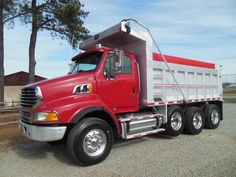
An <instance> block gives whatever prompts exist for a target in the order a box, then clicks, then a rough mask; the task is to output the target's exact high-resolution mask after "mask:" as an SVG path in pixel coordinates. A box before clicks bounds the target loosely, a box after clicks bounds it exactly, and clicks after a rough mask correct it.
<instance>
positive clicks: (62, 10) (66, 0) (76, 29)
mask: <svg viewBox="0 0 236 177" xmlns="http://www.w3.org/2000/svg"><path fill="white" fill-rule="evenodd" d="M83 7H84V5H83V4H81V3H80V1H79V0H44V1H43V0H40V1H37V0H31V1H29V0H23V3H22V5H21V12H22V13H25V14H26V15H24V16H23V18H22V20H23V22H24V23H25V24H31V29H32V31H31V36H30V44H29V74H30V77H29V82H30V83H32V82H34V75H35V65H36V60H35V47H36V41H37V33H38V32H39V31H40V30H47V31H49V32H50V33H51V36H52V37H53V38H60V39H65V40H67V41H68V42H69V44H70V45H71V46H72V47H73V48H74V49H75V48H76V47H77V46H78V43H79V41H81V40H83V39H85V38H87V37H88V36H89V31H88V29H86V28H85V27H84V22H83V19H84V18H85V17H86V16H87V15H88V12H85V11H84V10H82V8H83ZM49 47H50V46H49Z"/></svg>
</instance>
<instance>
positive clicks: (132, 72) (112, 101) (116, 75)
mask: <svg viewBox="0 0 236 177" xmlns="http://www.w3.org/2000/svg"><path fill="white" fill-rule="evenodd" d="M114 60H116V55H115V54H114V53H108V54H107V57H106V61H105V63H104V66H103V76H102V96H103V101H104V102H105V103H106V105H108V106H109V108H110V109H112V110H113V111H114V112H116V113H121V112H130V111H137V109H138V106H139V85H138V83H139V81H138V73H137V65H136V62H135V59H134V56H133V55H132V54H124V56H123V57H122V60H123V61H122V62H121V66H119V67H116V66H115V64H116V62H114ZM109 72H112V73H109Z"/></svg>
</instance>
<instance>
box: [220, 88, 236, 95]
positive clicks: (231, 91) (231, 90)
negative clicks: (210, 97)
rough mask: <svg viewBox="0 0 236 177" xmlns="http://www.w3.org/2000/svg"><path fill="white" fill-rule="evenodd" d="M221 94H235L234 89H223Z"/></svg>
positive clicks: (235, 89) (235, 90)
mask: <svg viewBox="0 0 236 177" xmlns="http://www.w3.org/2000/svg"><path fill="white" fill-rule="evenodd" d="M223 94H236V87H225V88H223Z"/></svg>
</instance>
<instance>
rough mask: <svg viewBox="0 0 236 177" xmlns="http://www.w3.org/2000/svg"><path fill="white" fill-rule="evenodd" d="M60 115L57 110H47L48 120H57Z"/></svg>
mask: <svg viewBox="0 0 236 177" xmlns="http://www.w3.org/2000/svg"><path fill="white" fill-rule="evenodd" d="M57 120H59V117H58V116H57V114H56V113H55V112H47V113H46V121H57Z"/></svg>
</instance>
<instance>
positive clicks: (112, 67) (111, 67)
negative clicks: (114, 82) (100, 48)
mask: <svg viewBox="0 0 236 177" xmlns="http://www.w3.org/2000/svg"><path fill="white" fill-rule="evenodd" d="M117 64H118V63H116V57H115V54H113V53H112V54H108V57H107V60H106V63H105V67H104V75H105V76H108V75H110V74H111V73H113V74H115V75H117V74H131V73H132V64H131V59H130V57H128V56H126V55H125V56H124V57H122V61H121V65H120V66H116V65H117Z"/></svg>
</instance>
